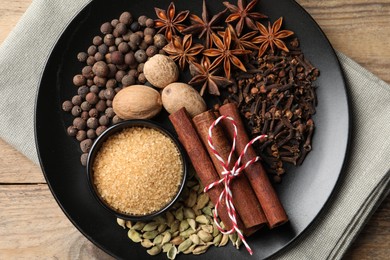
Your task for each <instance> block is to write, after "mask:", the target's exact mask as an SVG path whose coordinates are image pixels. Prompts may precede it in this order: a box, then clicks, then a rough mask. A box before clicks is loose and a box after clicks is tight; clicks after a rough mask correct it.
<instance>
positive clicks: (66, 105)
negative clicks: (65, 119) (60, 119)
mask: <svg viewBox="0 0 390 260" xmlns="http://www.w3.org/2000/svg"><path fill="white" fill-rule="evenodd" d="M72 108H73V104H72V102H71V101H69V100H66V101H64V103H62V110H64V111H65V112H70V111H71V110H72Z"/></svg>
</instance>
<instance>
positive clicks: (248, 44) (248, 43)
mask: <svg viewBox="0 0 390 260" xmlns="http://www.w3.org/2000/svg"><path fill="white" fill-rule="evenodd" d="M227 27H228V28H229V30H230V32H231V34H232V41H233V42H234V44H235V45H234V46H235V47H236V49H241V50H248V49H252V50H256V49H257V48H258V47H257V46H256V45H255V44H254V43H253V42H252V39H253V37H255V35H256V34H257V31H250V32H248V33H246V34H244V35H242V36H241V37H240V36H238V35H237V33H236V30H235V29H234V28H233V26H232V25H231V24H227ZM218 34H219V35H220V36H221V37H223V35H224V34H225V32H224V31H220V32H218Z"/></svg>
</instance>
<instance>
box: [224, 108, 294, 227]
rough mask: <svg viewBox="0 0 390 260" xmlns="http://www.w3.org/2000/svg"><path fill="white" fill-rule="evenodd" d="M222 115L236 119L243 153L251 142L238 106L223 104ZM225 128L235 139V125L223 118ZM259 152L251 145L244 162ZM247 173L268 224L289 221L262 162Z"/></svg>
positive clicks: (276, 224)
mask: <svg viewBox="0 0 390 260" xmlns="http://www.w3.org/2000/svg"><path fill="white" fill-rule="evenodd" d="M219 112H220V113H221V115H225V116H230V117H232V118H233V119H234V121H235V122H236V125H237V131H238V138H237V142H236V152H237V154H238V155H239V154H241V153H242V151H243V150H244V148H245V146H246V144H247V143H249V141H250V140H249V137H248V135H247V133H246V131H245V127H244V124H243V122H242V120H241V117H240V114H239V111H238V109H237V106H236V105H235V104H233V103H229V104H226V105H223V106H221V107H220V108H219ZM221 123H222V125H223V128H224V129H225V131H226V133H227V135H228V136H229V140H232V139H233V134H234V127H233V125H232V124H230V123H229V122H227V121H225V120H223V121H222V122H221ZM256 156H257V154H256V152H255V150H254V149H253V147H249V149H248V150H247V152H246V153H245V155H244V156H243V157H242V159H243V160H242V163H243V164H245V163H246V162H248V161H249V160H251V159H253V158H254V157H256ZM245 173H246V174H245V175H246V177H247V178H248V180H249V182H250V184H251V186H252V188H253V190H254V191H255V193H256V196H257V198H258V200H259V202H260V204H261V207H262V208H263V211H264V214H265V216H266V217H267V220H268V226H269V227H270V228H273V227H276V226H278V225H281V224H283V223H285V222H287V221H288V217H287V214H286V212H285V210H284V208H283V205H282V203H281V202H280V200H279V198H278V196H277V194H276V192H275V190H274V188H273V187H272V184H271V182H270V180H269V179H268V176H267V173H266V172H265V170H264V167H263V165H262V164H261V162H259V161H258V162H256V163H254V164H252V165H251V166H249V167H247V168H246V169H245Z"/></svg>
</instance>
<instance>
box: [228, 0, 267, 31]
mask: <svg viewBox="0 0 390 260" xmlns="http://www.w3.org/2000/svg"><path fill="white" fill-rule="evenodd" d="M257 2H258V0H253V1H251V2H250V3H249V4H248V5H247V6H245V7H244V5H245V0H238V2H237V6H235V5H232V4H231V3H229V2H223V4H224V5H225V6H226V7H227V8H228V9H229V11H230V12H231V15H229V16H228V17H227V18H226V22H227V23H230V22H233V21H236V20H238V22H237V24H236V32H237V35H238V36H240V35H241V32H242V29H243V28H244V23H245V24H246V25H247V26H248V27H249V28H250V29H252V30H257V27H256V24H255V21H257V20H259V19H261V18H267V16H266V15H264V14H262V13H259V12H251V10H252V9H253V8H254V7H255V6H256V4H257Z"/></svg>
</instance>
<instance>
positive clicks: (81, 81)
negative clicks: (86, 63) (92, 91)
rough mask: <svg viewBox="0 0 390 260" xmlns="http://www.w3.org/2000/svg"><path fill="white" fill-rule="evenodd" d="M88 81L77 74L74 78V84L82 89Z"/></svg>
mask: <svg viewBox="0 0 390 260" xmlns="http://www.w3.org/2000/svg"><path fill="white" fill-rule="evenodd" d="M86 81H87V80H86V78H85V77H84V76H83V75H81V74H77V75H75V76H74V77H73V84H74V85H75V86H76V87H80V86H82V85H85V83H86Z"/></svg>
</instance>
